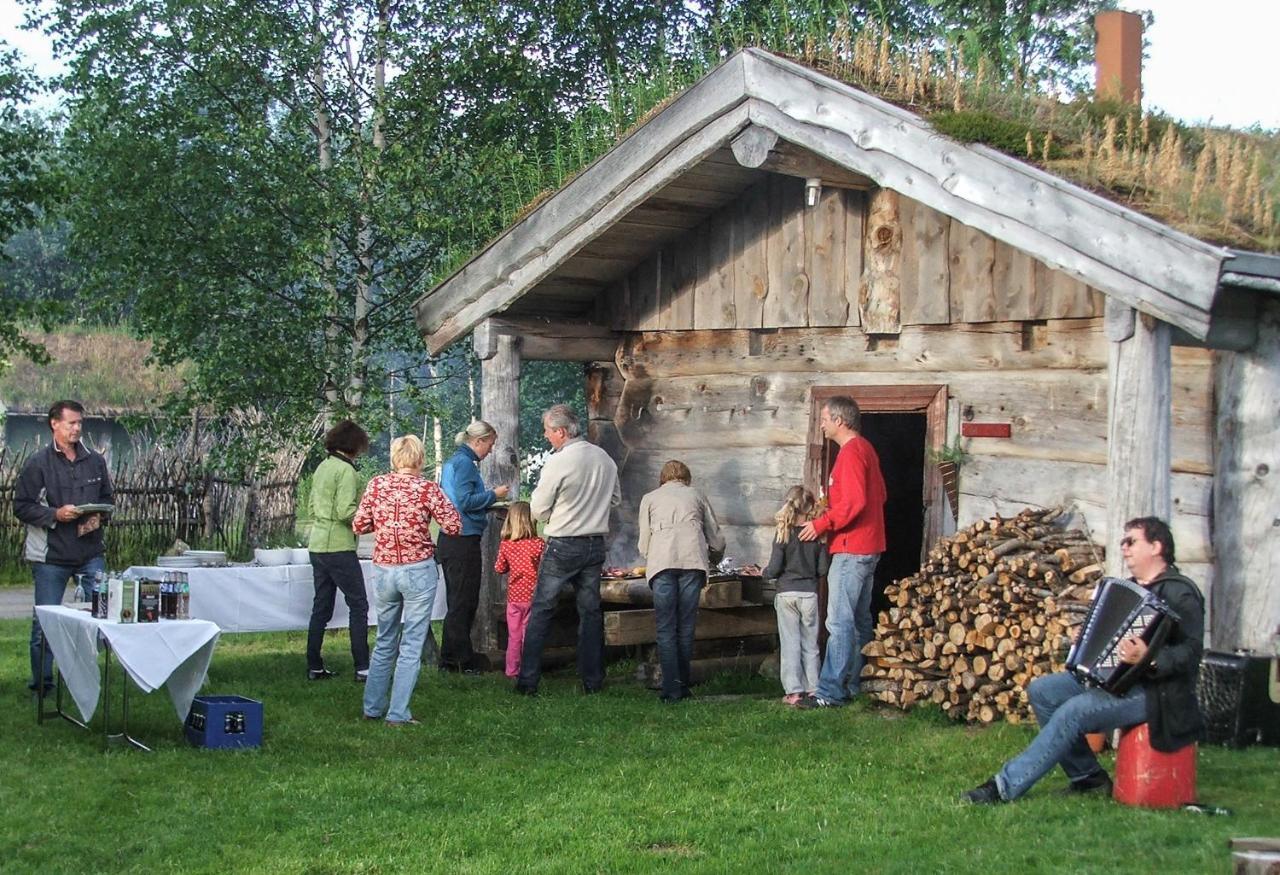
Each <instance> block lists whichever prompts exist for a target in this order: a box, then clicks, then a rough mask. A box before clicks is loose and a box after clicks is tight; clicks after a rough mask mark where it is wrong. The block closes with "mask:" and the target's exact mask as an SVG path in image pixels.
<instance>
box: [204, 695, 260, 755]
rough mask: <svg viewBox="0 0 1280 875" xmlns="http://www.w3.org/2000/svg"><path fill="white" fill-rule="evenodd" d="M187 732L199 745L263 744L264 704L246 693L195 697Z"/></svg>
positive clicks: (223, 746)
mask: <svg viewBox="0 0 1280 875" xmlns="http://www.w3.org/2000/svg"><path fill="white" fill-rule="evenodd" d="M186 733H187V741H189V742H191V743H192V744H194V745H195V746H197V747H209V748H227V747H260V746H261V745H262V703H261V702H259V701H256V700H254V699H246V698H245V697H244V696H196V697H195V700H194V701H192V703H191V711H190V713H188V714H187V724H186Z"/></svg>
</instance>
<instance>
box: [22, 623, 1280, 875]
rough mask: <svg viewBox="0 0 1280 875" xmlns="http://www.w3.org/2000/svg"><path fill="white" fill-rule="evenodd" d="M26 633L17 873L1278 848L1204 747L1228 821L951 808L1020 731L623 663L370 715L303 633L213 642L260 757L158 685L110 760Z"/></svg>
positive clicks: (920, 858) (1276, 782)
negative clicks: (219, 736)
mask: <svg viewBox="0 0 1280 875" xmlns="http://www.w3.org/2000/svg"><path fill="white" fill-rule="evenodd" d="M27 630H28V625H27V623H26V622H25V621H17V620H11V621H4V622H0V641H2V642H3V647H2V648H0V665H2V666H3V671H2V672H0V677H2V678H3V681H2V682H0V696H3V697H4V698H5V699H6V700H7V701H9V703H10V707H9V708H6V709H4V713H3V716H0V721H2V722H3V733H0V745H2V746H3V758H2V759H0V762H2V763H3V765H2V766H0V769H2V770H3V771H2V775H0V805H2V806H3V809H2V810H3V811H4V812H5V813H6V816H5V817H4V819H3V825H2V826H0V835H2V836H3V838H2V839H0V860H3V861H4V862H3V863H2V864H0V867H2V868H3V869H4V871H6V872H42V873H47V872H63V871H65V872H77V873H80V872H116V871H135V870H138V871H153V872H170V871H181V872H217V873H229V872H254V873H257V872H298V873H346V872H369V873H374V872H378V873H390V872H448V873H455V872H461V873H466V872H495V873H503V872H512V871H517V872H521V871H532V872H648V871H653V870H657V869H664V870H666V869H675V870H680V871H694V872H740V871H751V872H775V871H794V872H805V873H810V872H839V873H849V872H868V871H869V872H921V871H923V872H941V871H955V872H1019V873H1021V872H1037V871H1061V872H1091V871H1096V872H1110V871H1116V870H1119V869H1121V868H1123V869H1126V870H1134V869H1136V870H1137V871H1139V872H1178V873H1182V872H1223V871H1227V870H1228V867H1229V854H1228V851H1227V839H1228V838H1229V837H1231V836H1247V835H1272V836H1276V835H1280V814H1278V813H1277V810H1278V809H1277V805H1276V800H1277V799H1280V751H1277V750H1274V749H1252V750H1247V751H1241V752H1232V751H1226V750H1222V749H1218V748H1206V749H1203V750H1202V751H1201V754H1200V793H1201V797H1202V799H1203V800H1204V801H1206V802H1209V803H1212V804H1216V805H1223V806H1227V807H1229V808H1231V809H1232V810H1233V811H1234V815H1233V816H1231V817H1207V816H1204V815H1197V814H1191V813H1183V812H1180V811H1173V812H1156V811H1144V810H1137V809H1128V808H1124V807H1121V806H1118V805H1116V804H1114V803H1112V802H1110V801H1108V800H1101V799H1083V800H1070V799H1064V798H1060V797H1059V796H1058V795H1057V794H1056V792H1055V791H1056V790H1058V789H1060V788H1061V787H1062V786H1063V784H1064V779H1063V778H1062V776H1061V773H1057V774H1055V775H1053V776H1051V777H1050V778H1049V779H1047V780H1046V781H1044V782H1042V784H1041V785H1040V786H1039V787H1037V788H1036V789H1035V790H1033V791H1032V794H1031V795H1030V796H1029V797H1027V799H1025V800H1024V801H1022V802H1020V803H1018V804H1016V805H1006V806H999V807H995V808H974V807H970V806H967V805H963V804H961V803H960V802H958V801H957V799H956V796H957V794H958V793H959V792H960V791H962V790H964V789H967V788H969V787H971V786H973V785H975V784H977V783H979V782H980V781H982V780H984V779H985V778H987V777H988V776H989V775H990V774H991V772H992V771H993V769H994V768H995V767H996V766H997V765H998V764H999V762H1000V761H1001V760H1002V759H1003V758H1004V757H1006V756H1008V755H1010V754H1012V753H1014V752H1015V751H1016V750H1017V749H1019V748H1020V747H1021V746H1022V745H1023V744H1024V743H1025V742H1026V740H1027V739H1028V738H1029V736H1030V732H1031V730H1030V729H1028V728H1026V727H1014V726H1003V725H1001V726H996V727H993V728H989V729H985V730H972V729H967V728H963V727H958V726H953V725H950V724H948V723H946V722H945V721H944V720H943V719H942V718H940V717H938V716H937V715H934V714H929V713H922V712H918V713H913V714H911V715H909V716H903V715H902V714H900V713H898V712H895V711H891V710H885V709H881V708H878V707H870V706H868V705H866V704H865V703H859V704H857V705H855V706H853V707H850V708H846V709H843V710H839V711H812V712H804V713H802V712H795V711H791V710H788V709H786V708H784V707H783V706H782V705H780V704H779V703H778V701H777V696H778V691H777V690H776V689H775V687H774V684H773V683H772V682H768V681H764V680H761V679H753V680H747V679H732V678H722V679H720V680H719V681H717V682H716V683H715V684H713V685H712V686H711V687H710V688H703V689H702V690H700V692H701V696H700V698H699V699H695V700H694V701H693V702H691V703H685V704H682V705H678V706H674V707H670V706H662V705H660V704H659V703H658V702H657V701H656V697H655V696H654V695H653V694H652V693H650V692H648V691H646V690H642V689H640V688H639V687H638V686H636V685H634V684H633V683H631V682H630V681H629V680H628V679H627V678H628V675H629V674H630V668H631V666H627V665H619V666H615V667H614V669H613V670H612V671H611V676H610V682H609V685H608V687H607V689H606V691H605V692H604V693H603V694H602V695H598V696H591V697H584V696H581V695H579V694H578V693H577V692H576V691H575V685H574V679H573V677H572V676H571V675H566V674H557V675H555V676H552V677H551V678H549V679H547V680H546V681H545V682H544V687H543V695H542V696H540V697H539V698H537V699H533V700H529V699H525V698H522V697H517V696H515V695H513V694H512V693H511V692H510V691H509V690H508V687H507V684H506V683H505V682H504V680H503V679H502V678H501V676H499V675H489V676H485V677H481V678H473V677H460V676H453V675H449V676H443V675H439V674H438V673H436V672H434V671H431V672H424V673H423V677H422V679H421V681H420V683H419V688H418V692H417V694H416V696H415V698H414V703H413V709H414V714H415V716H416V717H418V718H419V719H420V720H422V721H423V725H422V726H418V727H407V728H402V729H392V728H388V727H386V726H384V725H382V724H381V723H380V722H376V723H375V722H372V721H363V720H361V719H360V706H359V696H360V692H361V688H360V687H358V686H357V685H355V684H354V683H352V682H351V681H350V680H348V679H347V671H346V670H345V669H346V668H347V667H348V665H349V657H348V656H347V654H346V652H345V651H346V647H345V645H346V640H345V636H344V635H342V634H334V633H330V635H329V637H328V639H327V641H326V654H327V656H328V661H329V664H330V666H331V667H334V668H341V669H344V670H343V673H342V675H341V676H340V678H337V679H334V680H332V681H328V682H323V683H311V682H308V681H306V680H304V679H303V677H304V675H305V665H304V660H303V645H304V642H303V638H304V636H303V634H301V633H281V634H264V635H226V636H223V638H222V639H221V641H220V642H219V645H218V649H217V652H216V653H215V656H214V661H213V666H212V669H211V670H210V674H209V684H208V686H207V687H206V691H207V692H214V693H238V694H240V695H245V696H251V697H253V698H256V699H261V700H262V701H263V702H264V703H265V714H266V720H265V724H266V731H265V743H264V746H263V747H262V749H261V750H255V751H206V750H197V749H193V748H190V747H187V746H186V745H185V743H184V742H183V741H182V736H181V731H180V727H179V725H178V723H177V720H176V719H175V717H174V714H173V710H172V708H171V706H170V704H169V701H168V697H167V696H166V695H164V694H163V693H159V694H156V695H151V696H147V697H141V696H138V697H135V698H134V700H133V701H134V703H136V708H135V711H134V714H133V722H132V726H133V729H134V732H135V734H136V735H138V736H139V737H141V738H143V739H144V740H147V741H150V742H152V743H154V745H155V746H156V748H157V750H156V752H155V753H153V754H150V755H148V754H144V753H141V752H139V751H132V750H113V751H111V752H109V753H105V754H104V753H103V751H102V749H101V742H100V738H99V737H98V736H91V735H89V734H87V733H85V732H83V731H82V730H79V729H76V728H75V727H73V726H71V725H70V724H67V723H64V722H62V721H56V722H53V723H46V724H45V725H44V726H43V727H37V726H36V725H35V719H34V708H33V706H32V705H31V704H30V702H29V699H28V697H27V694H26V688H25V681H26V673H27V657H26V640H27Z"/></svg>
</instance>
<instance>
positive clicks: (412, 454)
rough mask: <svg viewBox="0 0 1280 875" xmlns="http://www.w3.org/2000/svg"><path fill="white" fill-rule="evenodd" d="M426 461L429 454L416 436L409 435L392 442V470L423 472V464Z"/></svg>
mask: <svg viewBox="0 0 1280 875" xmlns="http://www.w3.org/2000/svg"><path fill="white" fill-rule="evenodd" d="M426 460H427V454H426V452H425V451H424V450H423V448H422V441H421V440H420V439H419V438H418V436H417V435H416V434H407V435H404V436H403V437H398V438H396V439H395V440H393V441H392V442H391V470H393V471H399V470H400V469H401V468H415V469H417V470H419V471H421V470H422V463H423V462H425V461H426Z"/></svg>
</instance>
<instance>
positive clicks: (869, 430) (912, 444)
mask: <svg viewBox="0 0 1280 875" xmlns="http://www.w3.org/2000/svg"><path fill="white" fill-rule="evenodd" d="M927 432H928V418H927V417H926V416H925V414H924V413H923V412H922V413H867V412H864V413H863V414H862V436H863V437H865V438H866V439H867V440H868V441H870V443H871V446H873V447H875V448H876V455H877V456H879V457H880V473H881V474H882V475H883V476H884V485H885V491H886V493H887V494H886V496H885V503H884V535H885V550H884V553H883V554H882V555H881V556H880V562H879V564H878V565H876V589H875V599H874V600H873V601H872V603H871V614H872V616H875V615H876V614H878V613H879V612H880V611H882V610H884V609H885V608H887V607H888V606H889V604H888V601H887V600H886V599H885V596H884V588H885V587H886V586H888V585H889V584H890V583H892V582H893V581H895V580H901V579H902V578H904V577H908V576H910V575H912V574H915V573H916V572H917V571H919V570H920V551H921V542H922V540H923V538H924V506H923V504H922V503H921V500H920V496H921V495H922V494H923V492H924V470H925V465H924V455H925V453H924V448H925V438H926V435H927ZM825 444H826V446H824V447H823V454H822V481H823V482H824V483H825V482H826V481H827V479H828V478H829V477H830V475H831V468H832V466H833V465H834V464H835V459H836V453H837V452H838V451H839V449H840V448H839V447H838V446H836V444H835V442H834V441H826V442H825Z"/></svg>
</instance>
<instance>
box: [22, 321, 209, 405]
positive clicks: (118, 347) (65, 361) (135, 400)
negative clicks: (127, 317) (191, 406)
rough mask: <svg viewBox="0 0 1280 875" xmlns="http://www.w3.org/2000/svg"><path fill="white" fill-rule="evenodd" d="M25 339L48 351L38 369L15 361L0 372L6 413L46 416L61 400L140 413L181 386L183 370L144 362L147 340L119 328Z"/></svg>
mask: <svg viewBox="0 0 1280 875" xmlns="http://www.w3.org/2000/svg"><path fill="white" fill-rule="evenodd" d="M25 333H26V335H27V336H28V337H29V338H31V339H32V340H33V341H35V342H36V343H39V344H42V345H43V346H44V347H45V349H47V350H48V351H49V356H50V358H51V359H52V361H50V363H49V364H47V365H38V364H35V363H34V362H32V361H31V360H30V359H27V358H26V357H17V358H15V359H14V360H13V361H12V362H11V363H10V367H8V368H4V369H2V370H0V403H3V404H4V406H5V407H6V408H8V411H9V412H10V413H44V412H45V411H47V410H48V409H49V405H50V404H52V403H53V402H54V401H57V400H59V399H61V398H72V399H75V400H77V401H79V402H80V403H81V404H83V405H84V407H85V411H86V412H88V413H89V414H91V415H94V416H119V415H122V414H126V413H141V412H144V411H147V410H150V409H152V408H154V407H155V405H156V402H157V400H158V399H160V398H162V397H163V396H165V395H167V394H169V393H170V392H172V391H174V390H175V389H177V388H179V387H180V386H181V385H182V382H183V379H184V376H183V374H184V371H183V369H177V370H174V369H165V370H162V369H160V368H157V367H155V366H154V365H147V364H145V362H146V359H147V356H148V355H150V353H151V341H149V340H138V339H136V338H133V337H130V336H129V335H128V334H127V333H126V332H124V331H123V330H120V329H117V328H83V327H76V328H68V329H65V330H62V331H57V332H54V333H51V334H44V333H42V332H39V331H28V332H25Z"/></svg>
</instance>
